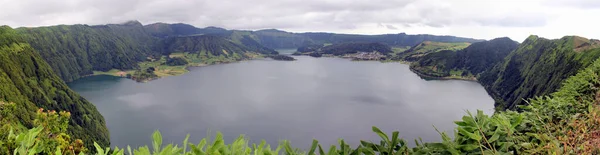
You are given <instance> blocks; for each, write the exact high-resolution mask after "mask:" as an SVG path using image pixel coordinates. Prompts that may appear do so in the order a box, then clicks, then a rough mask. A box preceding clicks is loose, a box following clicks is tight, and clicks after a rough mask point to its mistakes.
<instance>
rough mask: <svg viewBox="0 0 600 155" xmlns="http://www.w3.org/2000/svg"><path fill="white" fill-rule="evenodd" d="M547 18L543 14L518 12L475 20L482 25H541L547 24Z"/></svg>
mask: <svg viewBox="0 0 600 155" xmlns="http://www.w3.org/2000/svg"><path fill="white" fill-rule="evenodd" d="M547 20H548V19H547V18H546V16H544V15H541V14H540V15H532V14H520V15H516V16H504V17H496V18H482V19H478V20H475V22H477V23H479V24H481V25H484V26H503V27H541V26H545V25H546V24H547Z"/></svg>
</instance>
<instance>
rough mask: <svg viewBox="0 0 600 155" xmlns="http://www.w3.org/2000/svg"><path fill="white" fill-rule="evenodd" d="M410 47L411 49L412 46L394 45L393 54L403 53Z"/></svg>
mask: <svg viewBox="0 0 600 155" xmlns="http://www.w3.org/2000/svg"><path fill="white" fill-rule="evenodd" d="M408 49H410V46H394V47H392V51H393V53H392V54H397V53H401V52H404V51H406V50H408Z"/></svg>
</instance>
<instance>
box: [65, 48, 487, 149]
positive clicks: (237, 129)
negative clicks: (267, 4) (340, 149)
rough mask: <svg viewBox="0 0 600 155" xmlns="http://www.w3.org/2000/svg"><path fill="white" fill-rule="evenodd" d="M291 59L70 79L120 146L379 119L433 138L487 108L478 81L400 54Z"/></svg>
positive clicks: (353, 134)
mask: <svg viewBox="0 0 600 155" xmlns="http://www.w3.org/2000/svg"><path fill="white" fill-rule="evenodd" d="M296 59H298V60H297V61H291V62H288V61H273V60H269V59H264V60H252V61H245V62H239V63H232V64H222V65H212V66H206V67H198V68H191V72H189V73H187V74H185V75H181V76H175V77H167V78H162V79H159V80H155V81H151V82H148V83H136V82H134V81H132V80H128V79H124V78H116V77H110V76H93V77H87V78H83V79H80V80H78V81H75V82H72V83H69V86H70V87H71V88H72V89H73V90H75V91H76V92H78V93H80V94H81V95H82V96H83V97H85V98H86V99H88V100H89V101H90V102H92V103H93V104H95V105H96V106H97V108H98V110H99V111H100V113H102V115H103V116H104V118H105V119H106V122H107V126H108V128H109V130H110V135H111V142H112V145H113V146H119V147H123V146H126V145H131V146H139V145H151V138H150V137H151V134H152V132H153V131H155V130H160V131H161V132H162V134H163V139H164V141H165V142H176V143H181V141H182V140H183V139H184V137H185V135H186V134H188V133H189V134H191V139H190V142H194V143H197V142H199V140H200V138H202V137H205V136H207V134H208V133H209V132H210V133H212V135H213V137H214V134H215V132H216V131H221V132H223V133H224V135H225V140H226V142H231V140H232V139H235V138H236V137H238V136H239V135H240V134H244V135H246V136H247V137H249V138H250V139H251V141H253V142H259V141H260V140H262V139H264V140H266V141H267V142H269V143H270V144H277V142H278V141H279V140H283V139H287V140H290V141H291V142H292V145H293V146H294V147H299V148H308V147H309V146H310V143H311V141H312V139H313V138H314V139H318V140H319V141H320V142H321V143H322V144H325V145H330V144H336V143H337V139H338V138H344V139H345V140H346V141H347V142H350V144H353V146H354V145H358V144H359V140H372V141H375V140H377V141H378V140H379V138H378V137H377V135H376V134H374V133H373V132H371V126H377V127H379V128H381V129H382V130H383V131H385V132H388V133H391V132H392V131H394V130H397V131H400V136H401V137H403V138H406V139H407V140H408V142H410V143H412V140H413V139H415V138H418V137H421V138H423V140H424V141H438V140H440V136H439V135H438V133H437V132H436V131H435V129H434V127H433V126H435V127H437V128H438V129H440V130H442V131H449V132H450V135H453V134H452V133H451V132H452V129H453V127H454V124H453V121H454V120H458V119H460V118H461V117H462V116H463V115H464V114H465V113H466V112H465V111H466V110H469V111H475V110H476V109H483V110H484V111H485V112H486V113H487V114H491V113H493V100H492V98H491V97H490V96H489V95H488V94H487V93H486V91H485V90H484V88H483V87H482V86H481V85H479V84H478V83H475V82H468V81H458V80H449V81H426V80H423V79H421V78H419V77H418V76H417V75H416V74H414V73H412V72H411V71H410V70H409V69H408V65H405V64H399V63H380V62H355V61H350V60H346V59H338V58H312V57H296Z"/></svg>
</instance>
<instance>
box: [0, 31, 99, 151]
mask: <svg viewBox="0 0 600 155" xmlns="http://www.w3.org/2000/svg"><path fill="white" fill-rule="evenodd" d="M0 62H1V63H2V65H0V101H5V102H14V103H15V104H16V111H14V112H13V113H11V115H12V116H14V117H16V118H17V119H18V120H19V121H20V124H22V125H24V126H26V127H29V128H31V127H33V119H34V118H35V112H36V111H37V108H44V109H47V110H56V111H68V112H71V119H70V120H69V126H68V134H69V135H71V136H72V137H73V138H79V139H82V140H84V142H85V143H86V145H87V146H88V147H89V148H92V144H93V142H94V141H95V142H98V143H99V144H100V145H102V146H109V143H110V142H109V133H108V129H107V128H106V125H105V122H104V118H103V117H102V115H100V113H99V112H98V111H97V110H96V107H95V106H94V105H93V104H91V103H90V102H88V101H87V100H85V99H84V98H83V97H81V96H79V95H78V94H77V93H75V92H73V91H72V90H71V89H70V88H69V87H68V86H67V85H66V84H65V83H64V82H63V81H62V80H61V79H60V78H59V77H58V76H57V75H56V74H55V73H54V72H53V71H52V69H51V68H50V66H49V65H48V63H46V62H45V61H44V59H42V57H41V56H40V55H39V54H38V53H37V52H35V50H34V49H33V48H32V47H31V46H30V45H29V44H27V43H26V42H25V41H24V40H23V39H22V38H21V37H20V36H19V34H18V33H17V32H16V31H15V30H13V29H12V28H10V27H7V26H2V27H0Z"/></svg>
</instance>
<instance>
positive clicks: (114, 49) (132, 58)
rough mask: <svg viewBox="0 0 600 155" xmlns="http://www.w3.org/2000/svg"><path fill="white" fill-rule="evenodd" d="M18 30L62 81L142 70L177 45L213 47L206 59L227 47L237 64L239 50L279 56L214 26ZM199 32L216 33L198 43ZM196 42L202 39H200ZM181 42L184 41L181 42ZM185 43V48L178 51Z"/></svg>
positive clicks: (132, 25)
mask: <svg viewBox="0 0 600 155" xmlns="http://www.w3.org/2000/svg"><path fill="white" fill-rule="evenodd" d="M17 31H18V33H20V34H22V36H24V38H25V40H26V41H27V42H28V43H29V44H31V46H32V47H33V48H34V49H36V51H38V52H39V53H40V55H41V56H42V58H44V60H46V61H47V62H48V63H49V64H50V66H51V67H52V69H53V70H54V71H55V72H56V73H57V74H58V75H59V77H60V78H61V79H63V80H64V81H66V82H70V81H73V80H76V79H79V78H81V77H84V76H87V75H91V74H93V71H102V72H106V71H109V70H111V69H118V70H136V69H141V68H140V67H139V63H140V62H144V61H147V60H148V59H149V58H160V57H161V55H163V54H167V55H168V54H169V53H173V52H176V51H165V50H175V49H174V48H175V47H176V46H177V48H180V49H181V48H186V50H192V49H194V48H195V47H199V46H206V45H210V46H212V47H208V46H206V47H205V48H203V50H207V51H208V52H210V53H211V54H212V55H207V56H208V57H210V56H215V57H217V56H219V55H220V54H219V53H222V51H223V49H225V50H226V51H232V52H233V51H235V53H237V55H239V58H236V59H235V60H238V59H241V58H243V57H244V56H243V54H241V53H240V52H243V53H245V52H256V53H261V54H267V55H269V54H278V53H277V52H276V51H275V50H273V49H270V48H266V47H264V46H262V45H261V44H260V43H258V42H256V40H254V39H251V38H249V36H240V37H238V38H233V37H231V33H226V32H231V31H227V30H225V29H220V28H215V27H208V28H204V29H198V28H196V27H193V26H190V25H187V24H163V23H156V24H151V25H146V26H143V25H142V24H141V23H139V22H137V21H129V22H126V23H123V24H108V25H96V26H89V25H59V26H49V27H36V28H18V29H17ZM201 34H215V35H210V36H207V37H210V38H208V39H204V40H202V39H201V38H203V37H198V35H201ZM219 36H220V37H219ZM199 38H200V40H202V41H199ZM220 38H224V39H220ZM233 39H235V40H233ZM181 40H187V42H186V43H182V42H181ZM194 41H196V42H194ZM212 41H214V42H212ZM211 42H212V43H211ZM232 42H233V43H232ZM165 43H174V44H177V45H168V44H165ZM196 43H198V45H196ZM220 44H227V45H220ZM184 45H185V47H182V46H184ZM180 49H177V50H180ZM194 52H198V51H194Z"/></svg>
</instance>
